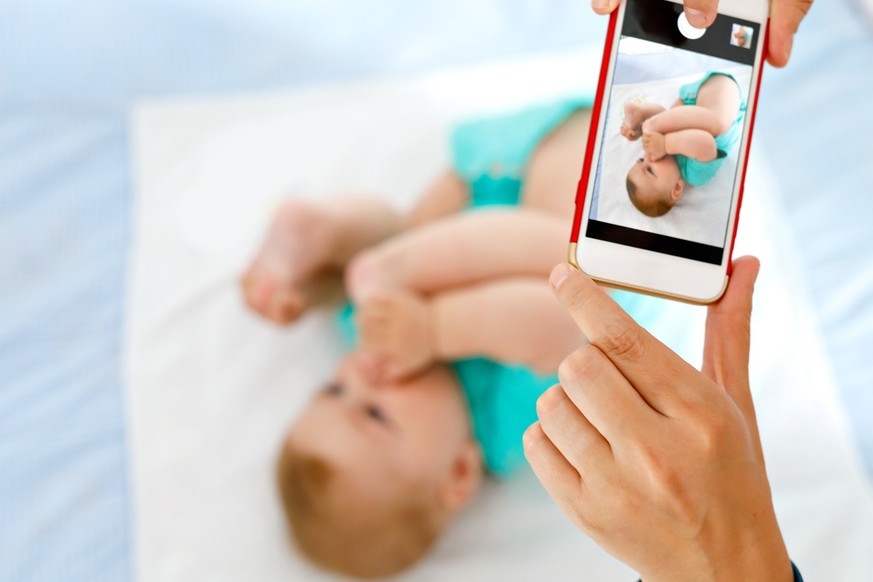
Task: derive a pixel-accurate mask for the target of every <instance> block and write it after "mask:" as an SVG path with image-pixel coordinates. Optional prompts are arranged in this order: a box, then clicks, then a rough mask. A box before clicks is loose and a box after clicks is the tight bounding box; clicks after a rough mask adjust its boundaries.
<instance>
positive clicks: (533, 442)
mask: <svg viewBox="0 0 873 582" xmlns="http://www.w3.org/2000/svg"><path fill="white" fill-rule="evenodd" d="M545 438H546V435H545V433H544V432H543V429H542V427H541V426H540V423H539V422H535V423H533V424H532V425H530V426H529V427H527V430H525V431H524V434H523V435H522V436H521V442H522V444H523V445H524V448H525V450H529V449H536V448H539V447H540V446H541V445H542V443H543V439H545Z"/></svg>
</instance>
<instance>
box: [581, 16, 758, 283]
mask: <svg viewBox="0 0 873 582" xmlns="http://www.w3.org/2000/svg"><path fill="white" fill-rule="evenodd" d="M617 24H618V10H617V9H616V10H615V11H613V12H612V14H610V15H609V26H608V28H607V29H606V42H605V43H604V47H603V59H602V61H601V63H600V77H599V78H598V81H597V96H596V98H595V100H594V107H593V108H592V110H591V124H590V126H589V128H588V145H587V146H586V148H585V160H584V161H583V163H582V176H581V178H579V185H578V186H577V187H576V210H575V212H574V216H573V228H572V231H571V232H570V243H571V244H573V243H576V244H578V242H579V230H580V227H581V226H582V209H583V208H584V207H585V196H586V193H587V192H588V180H589V178H590V177H591V160H592V158H593V156H594V141H595V140H596V139H597V132H598V129H599V124H600V109H601V107H602V106H603V94H604V91H605V89H606V73H607V71H608V69H609V55H610V54H611V53H612V43H613V42H615V29H616V27H617ZM769 38H770V19H769V18H768V19H767V25H766V26H765V27H764V49H763V52H762V54H761V66H760V67H759V68H758V84H757V90H756V91H755V98H754V99H753V101H752V114H751V115H750V116H749V141H748V143H747V144H746V155H745V157H744V159H743V167H742V171H741V175H740V194H739V199H738V200H737V214H736V218H735V220H734V231H733V233H732V234H731V243H730V251H729V253H728V257H730V258H731V260H732V259H733V253H734V241H735V240H736V238H737V226H738V225H739V224H740V209H741V208H742V206H743V191H744V190H745V188H746V168H747V166H748V165H749V152H750V151H751V150H752V133H753V132H754V130H755V115H757V113H758V95H760V94H761V78H762V76H763V74H764V63H765V62H766V60H767V44H768V41H769ZM727 274H728V276H730V274H731V261H730V260H729V261H728V265H727Z"/></svg>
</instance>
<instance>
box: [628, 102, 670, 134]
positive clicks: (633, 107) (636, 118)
mask: <svg viewBox="0 0 873 582" xmlns="http://www.w3.org/2000/svg"><path fill="white" fill-rule="evenodd" d="M663 111H664V107H663V106H662V105H658V104H657V103H634V102H628V103H625V104H624V122H623V123H622V124H621V128H620V129H619V131H620V132H621V135H623V136H624V137H626V138H627V139H629V140H631V141H634V140H637V139H639V138H640V136H641V135H643V130H642V126H643V122H644V121H646V120H647V119H649V118H650V117H654V116H655V115H658V114H659V113H661V112H663Z"/></svg>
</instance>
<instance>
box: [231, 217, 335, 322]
mask: <svg viewBox="0 0 873 582" xmlns="http://www.w3.org/2000/svg"><path fill="white" fill-rule="evenodd" d="M332 228H333V224H332V222H331V220H330V218H329V217H328V216H327V215H326V214H325V213H324V212H322V211H321V210H319V209H318V208H317V207H316V206H315V205H313V204H311V203H308V202H304V201H301V200H289V201H288V202H285V203H284V204H283V205H282V207H281V208H280V209H279V211H278V212H277V213H276V217H275V219H274V220H273V224H272V226H271V227H270V231H269V233H268V235H267V239H266V240H265V241H264V244H263V245H262V246H261V249H260V250H259V251H258V254H257V256H256V257H255V259H254V260H253V261H252V263H251V265H249V268H248V269H247V271H246V273H245V275H243V278H242V288H243V295H244V296H245V300H246V303H248V304H249V306H250V307H251V308H252V309H254V310H255V311H256V312H257V313H259V314H260V315H262V316H264V317H265V318H267V319H269V320H271V321H274V322H275V323H279V324H283V325H284V324H288V323H291V322H293V321H295V320H297V319H298V318H299V317H300V316H301V315H303V313H304V312H305V311H306V309H307V308H308V307H309V306H311V305H312V304H313V302H314V301H315V300H317V299H319V298H320V296H322V295H324V293H325V292H326V290H328V289H332V288H333V287H334V286H335V285H332V284H331V277H330V276H329V274H327V273H326V272H325V271H326V268H327V267H328V260H329V257H330V245H331V241H332V240H333V238H332V237H333V234H332Z"/></svg>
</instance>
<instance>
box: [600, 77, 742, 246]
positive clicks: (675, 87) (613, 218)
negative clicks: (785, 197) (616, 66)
mask: <svg viewBox="0 0 873 582" xmlns="http://www.w3.org/2000/svg"><path fill="white" fill-rule="evenodd" d="M727 72H730V73H732V74H733V75H734V76H735V77H736V78H737V80H738V81H739V82H740V84H741V86H743V87H748V83H749V78H750V74H749V71H748V69H747V68H745V67H738V68H736V69H733V70H728V71H727ZM699 78H700V75H699V74H697V75H690V76H687V77H679V78H676V79H673V80H671V81H670V82H669V83H665V82H663V81H649V82H645V83H627V84H621V85H619V84H616V85H614V86H613V89H612V91H613V94H612V95H613V96H612V99H611V101H612V106H610V108H609V112H608V117H607V120H606V132H605V134H604V136H603V154H604V158H603V159H604V164H603V168H604V171H603V178H602V181H601V188H600V193H599V196H598V206H597V216H596V218H597V219H598V220H601V221H603V222H609V223H612V224H618V225H620V226H626V227H628V228H635V229H638V230H644V231H646V232H654V233H656V234H662V235H666V236H672V237H676V238H683V239H686V240H691V241H694V242H698V243H703V244H707V245H712V246H717V247H721V246H722V245H723V244H724V240H725V230H726V227H727V219H728V213H729V212H730V205H731V204H730V203H731V198H730V193H731V192H732V191H733V182H734V177H735V175H736V173H735V171H734V169H735V168H736V167H737V152H736V151H733V152H731V154H730V155H729V156H728V157H727V159H726V160H725V161H724V163H723V165H722V167H721V169H720V170H719V172H718V173H717V174H716V175H715V177H714V178H713V179H712V180H711V181H709V182H708V183H706V184H704V185H703V186H688V187H687V188H686V190H685V193H684V195H683V196H682V198H681V199H679V201H678V202H677V203H676V206H674V207H673V209H672V210H670V212H668V213H667V214H665V215H664V216H659V217H657V218H652V217H650V216H646V215H644V214H643V213H641V212H640V211H639V210H637V209H636V208H635V207H634V205H633V204H632V203H631V201H630V199H629V198H628V195H627V188H626V186H625V182H626V179H627V171H628V170H629V169H630V167H631V165H633V163H634V162H635V161H636V160H637V159H639V158H640V157H642V155H643V147H642V141H636V142H629V141H628V140H626V139H625V138H623V137H622V136H621V134H620V133H619V128H620V127H621V124H622V122H623V120H624V104H625V103H627V102H629V101H634V102H650V103H659V104H661V105H663V106H664V107H670V105H671V104H672V103H673V102H674V101H675V100H676V98H677V97H678V95H679V87H681V86H682V85H684V84H685V83H689V82H692V81H695V80H697V79H699Z"/></svg>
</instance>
